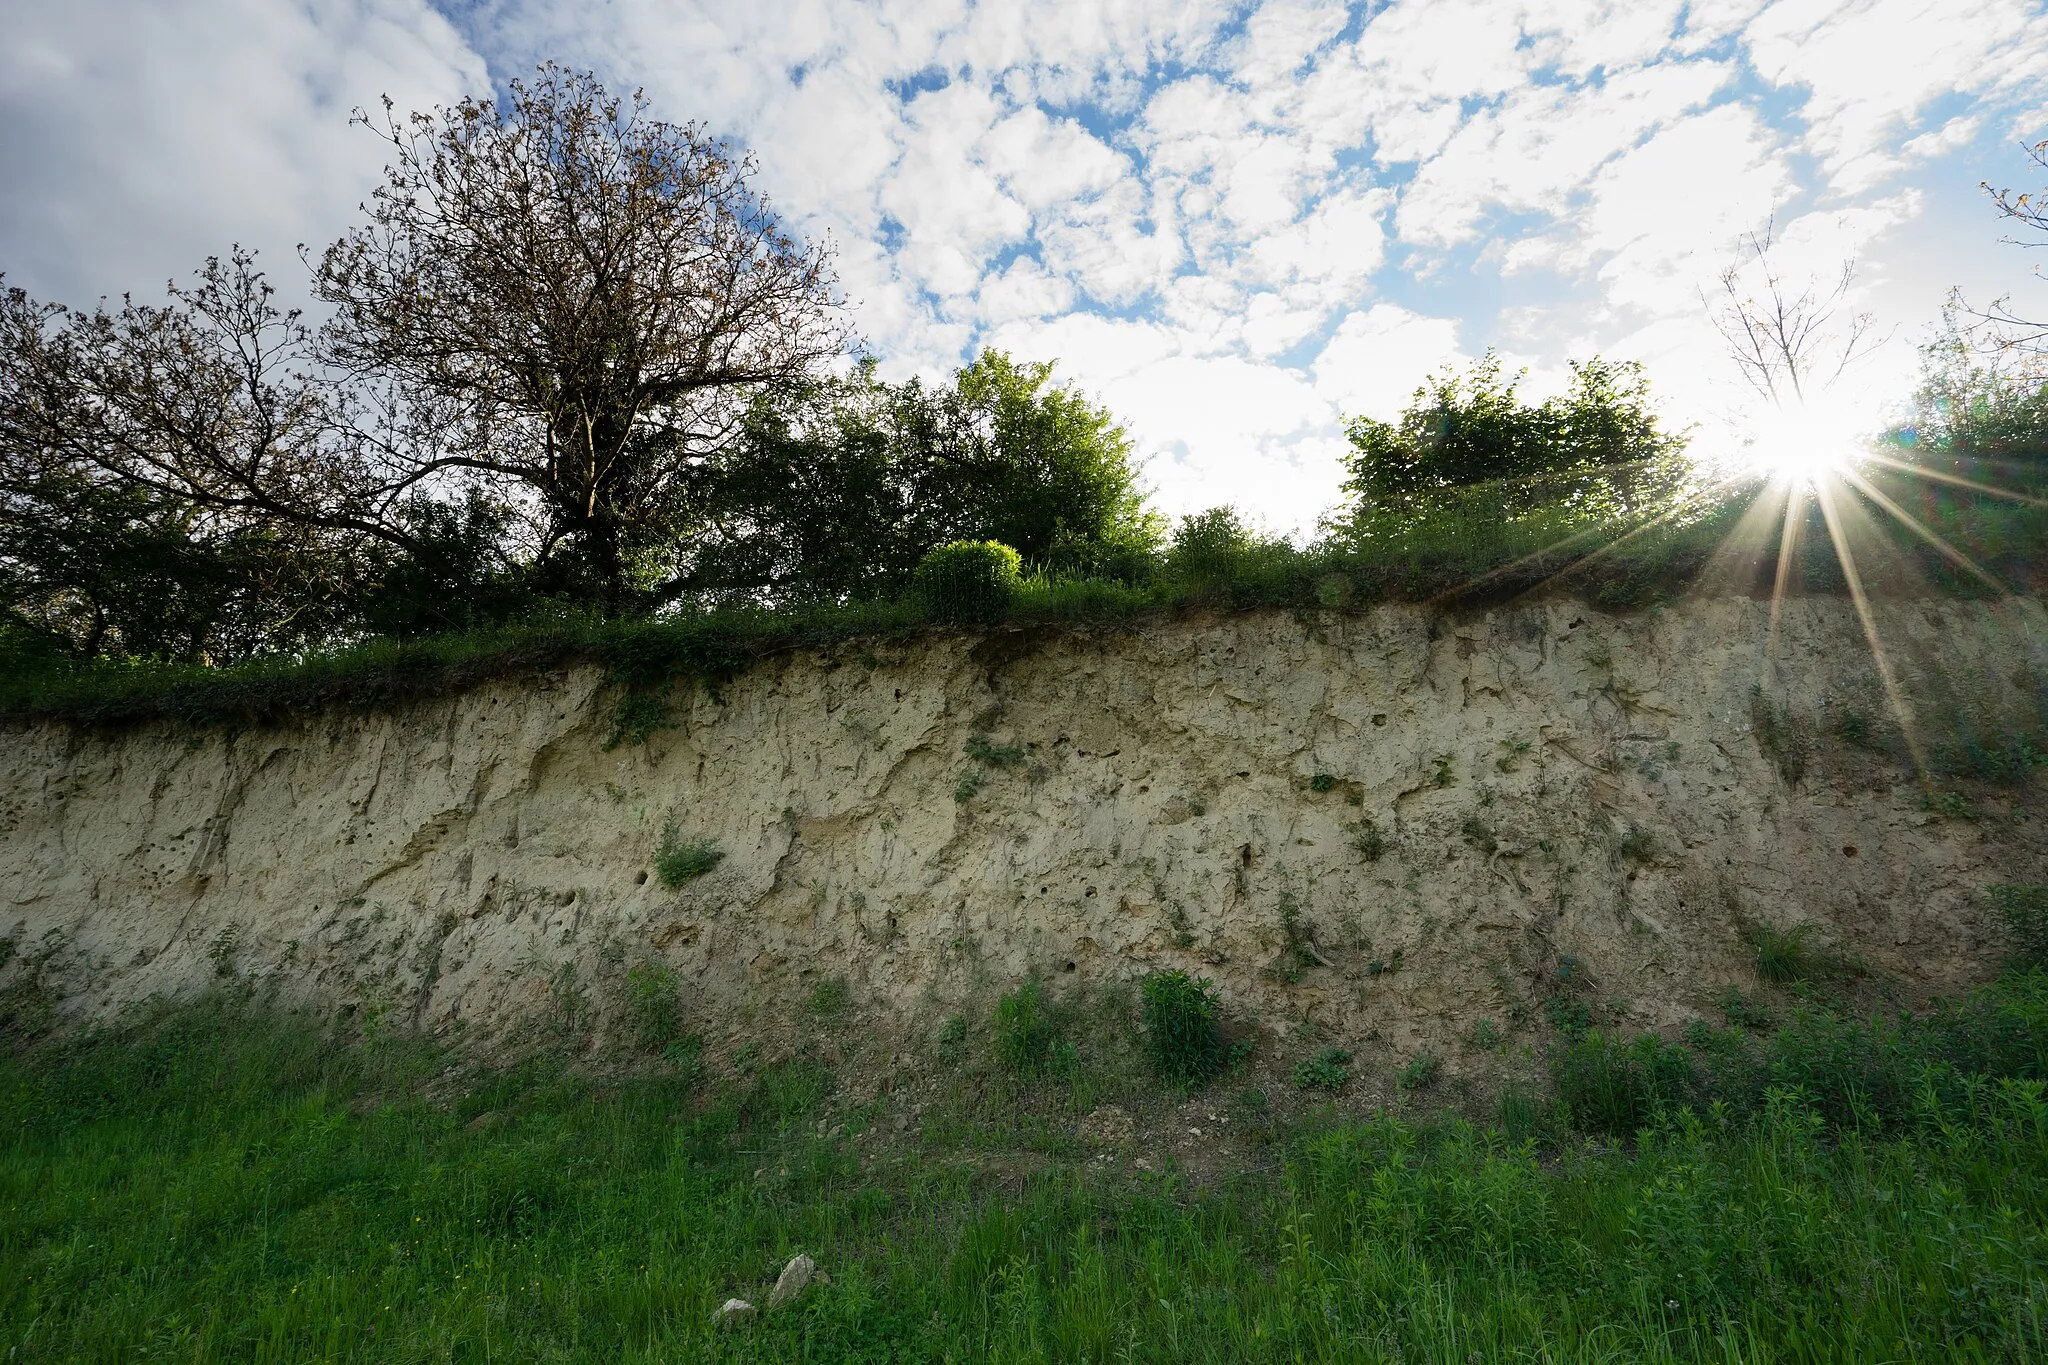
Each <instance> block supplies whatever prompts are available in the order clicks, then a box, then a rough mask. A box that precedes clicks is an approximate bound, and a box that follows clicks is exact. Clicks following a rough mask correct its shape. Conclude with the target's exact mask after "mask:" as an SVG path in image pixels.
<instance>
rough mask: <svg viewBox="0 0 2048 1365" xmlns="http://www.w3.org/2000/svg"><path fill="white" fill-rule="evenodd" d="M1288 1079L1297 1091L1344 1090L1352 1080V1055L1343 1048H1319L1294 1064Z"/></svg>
mask: <svg viewBox="0 0 2048 1365" xmlns="http://www.w3.org/2000/svg"><path fill="white" fill-rule="evenodd" d="M1288 1079H1289V1080H1291V1081H1292V1082H1293V1083H1294V1088H1295V1089H1296V1090H1342V1089H1343V1088H1344V1087H1345V1086H1346V1085H1347V1084H1348V1083H1349V1082H1350V1080H1351V1054H1350V1053H1348V1052H1346V1051H1345V1050H1344V1049H1343V1048H1341V1047H1325V1048H1318V1049H1316V1054H1315V1056H1313V1057H1305V1058H1303V1059H1302V1060H1301V1061H1298V1062H1296V1063H1295V1064H1294V1071H1293V1073H1292V1074H1291V1075H1290V1076H1289V1077H1288Z"/></svg>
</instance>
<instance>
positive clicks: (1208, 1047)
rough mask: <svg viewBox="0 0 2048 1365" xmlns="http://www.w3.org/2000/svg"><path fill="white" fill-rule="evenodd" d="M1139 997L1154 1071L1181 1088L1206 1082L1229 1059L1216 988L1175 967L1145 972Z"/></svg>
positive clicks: (1147, 1049)
mask: <svg viewBox="0 0 2048 1365" xmlns="http://www.w3.org/2000/svg"><path fill="white" fill-rule="evenodd" d="M1139 995H1140V998H1141V999H1142V1000H1143V1002H1144V1003H1143V1007H1142V1015H1143V1020H1144V1025H1145V1051H1146V1053H1147V1055H1149V1056H1150V1058H1151V1060H1152V1069H1153V1070H1154V1071H1155V1072H1157V1073H1158V1075H1159V1077H1160V1079H1162V1080H1164V1081H1166V1082H1167V1083H1168V1084H1169V1085H1176V1086H1180V1087H1182V1088H1183V1089H1187V1088H1192V1087H1194V1086H1200V1085H1206V1084H1208V1082H1209V1081H1210V1080H1211V1079H1212V1078H1213V1077H1215V1075H1216V1074H1217V1073H1218V1072H1219V1071H1221V1070H1222V1069H1223V1066H1224V1062H1225V1058H1224V1051H1223V1029H1222V1021H1221V1019H1220V1017H1219V1013H1220V1005H1219V1003H1218V1001H1217V997H1216V988H1215V986H1214V985H1213V984H1212V983H1211V982H1209V981H1206V980H1204V979H1203V978H1201V977H1198V976H1189V975H1188V974H1187V973H1186V972H1184V971H1180V970H1178V969H1176V970H1173V971H1165V972H1153V973H1151V974H1150V975H1148V976H1146V977H1145V979H1144V980H1143V981H1142V982H1141V983H1140V984H1139Z"/></svg>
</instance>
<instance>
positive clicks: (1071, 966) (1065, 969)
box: [1060, 962, 1074, 972]
mask: <svg viewBox="0 0 2048 1365" xmlns="http://www.w3.org/2000/svg"><path fill="white" fill-rule="evenodd" d="M1060 970H1061V971H1067V972H1071V971H1072V970H1074V964H1073V963H1071V962H1069V963H1068V964H1067V965H1066V966H1064V967H1062V968H1061V969H1060Z"/></svg>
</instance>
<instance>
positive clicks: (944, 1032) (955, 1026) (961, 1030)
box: [938, 1014, 967, 1053]
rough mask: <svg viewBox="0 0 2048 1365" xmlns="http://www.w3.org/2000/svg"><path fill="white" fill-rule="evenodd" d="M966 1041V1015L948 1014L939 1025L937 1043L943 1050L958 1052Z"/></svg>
mask: <svg viewBox="0 0 2048 1365" xmlns="http://www.w3.org/2000/svg"><path fill="white" fill-rule="evenodd" d="M966 1042H967V1016H966V1015H964V1014H949V1015H947V1016H946V1020H945V1022H944V1023H942V1024H940V1025H939V1033H938V1044H939V1049H940V1050H941V1051H943V1052H948V1053H953V1052H958V1051H959V1050H960V1049H961V1047H963V1046H964V1045H965V1044H966Z"/></svg>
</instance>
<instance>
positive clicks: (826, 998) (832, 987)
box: [804, 976, 852, 1019]
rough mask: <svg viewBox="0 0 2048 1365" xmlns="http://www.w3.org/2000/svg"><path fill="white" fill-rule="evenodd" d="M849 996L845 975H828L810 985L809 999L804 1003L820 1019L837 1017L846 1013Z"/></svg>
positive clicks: (850, 995)
mask: <svg viewBox="0 0 2048 1365" xmlns="http://www.w3.org/2000/svg"><path fill="white" fill-rule="evenodd" d="M851 998H852V989H851V988H850V987H849V986H848V985H847V982H846V978H845V977H843V976H828V977H826V978H825V979H824V980H823V981H820V982H819V983H818V984H817V985H815V986H813V987H811V996H810V999H809V1000H807V1001H805V1002H804V1003H805V1005H806V1006H807V1007H808V1008H809V1009H810V1011H811V1013H812V1014H815V1015H817V1016H818V1017H819V1018H820V1019H837V1018H838V1017H839V1016H840V1015H842V1014H844V1013H846V1006H847V1003H848V1001H849V1000H850V999H851Z"/></svg>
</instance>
